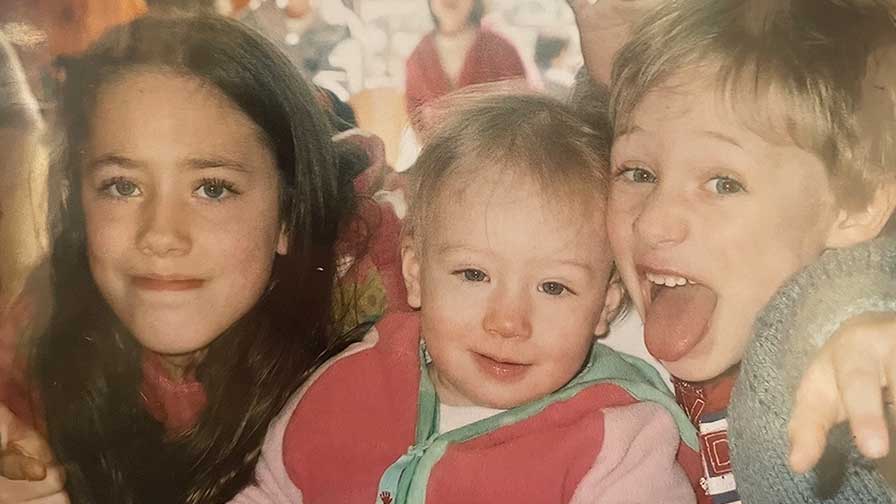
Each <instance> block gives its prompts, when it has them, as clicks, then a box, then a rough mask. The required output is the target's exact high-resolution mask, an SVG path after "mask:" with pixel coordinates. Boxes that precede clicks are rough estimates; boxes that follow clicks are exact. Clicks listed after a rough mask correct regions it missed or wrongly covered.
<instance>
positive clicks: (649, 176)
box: [619, 167, 656, 184]
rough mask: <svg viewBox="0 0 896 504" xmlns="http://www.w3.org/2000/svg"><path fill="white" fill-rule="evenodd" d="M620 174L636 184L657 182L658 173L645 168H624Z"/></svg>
mask: <svg viewBox="0 0 896 504" xmlns="http://www.w3.org/2000/svg"><path fill="white" fill-rule="evenodd" d="M619 175H621V176H623V177H625V178H627V179H628V180H630V181H632V182H634V183H636V184H653V183H655V182H656V175H654V174H653V173H650V171H648V170H645V169H644V168H637V167H635V168H623V169H622V171H621V172H619Z"/></svg>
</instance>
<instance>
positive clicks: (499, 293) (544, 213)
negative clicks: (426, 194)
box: [404, 169, 619, 409]
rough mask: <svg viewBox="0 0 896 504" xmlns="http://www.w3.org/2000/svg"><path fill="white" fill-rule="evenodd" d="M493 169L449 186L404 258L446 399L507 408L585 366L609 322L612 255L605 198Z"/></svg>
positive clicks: (438, 383)
mask: <svg viewBox="0 0 896 504" xmlns="http://www.w3.org/2000/svg"><path fill="white" fill-rule="evenodd" d="M489 171H490V172H499V173H497V174H494V173H488V174H483V175H476V176H473V177H466V178H467V180H466V181H465V182H467V183H466V184H465V185H464V186H463V187H461V186H460V184H453V185H452V183H448V184H447V186H448V187H444V190H442V191H441V192H442V194H441V195H440V197H438V198H437V200H436V201H435V202H434V203H433V208H434V211H433V214H432V218H431V219H429V221H428V224H427V228H426V229H424V230H423V233H425V239H424V240H423V243H422V245H421V247H420V248H419V249H418V250H416V251H415V250H412V249H406V250H405V251H404V266H405V268H404V270H405V279H406V283H407V285H408V301H409V303H410V304H411V306H414V307H420V315H421V321H422V336H423V338H424V340H425V342H426V347H427V349H428V351H429V353H430V355H431V356H432V364H431V365H430V368H429V373H430V377H431V378H432V380H433V384H434V385H435V388H436V392H437V393H438V395H439V399H440V400H441V401H442V402H444V403H446V404H452V405H479V406H486V407H492V408H502V409H506V408H511V407H514V406H517V405H520V404H523V403H526V402H529V401H532V400H536V399H539V398H541V397H543V396H545V395H547V394H549V393H551V392H554V391H556V390H557V389H559V388H560V387H562V386H563V385H564V384H566V383H567V382H568V381H569V380H570V379H571V378H573V377H574V376H575V375H576V373H577V372H578V371H579V370H580V369H581V367H582V364H583V363H584V361H585V359H586V357H587V356H588V353H589V350H590V348H591V345H592V342H593V341H594V334H595V331H600V332H603V330H605V325H606V324H605V323H603V322H602V318H601V312H602V309H603V308H604V301H605V297H606V294H607V284H608V282H609V279H610V274H611V268H612V263H611V258H610V249H609V246H608V244H607V238H606V230H605V222H604V218H603V215H604V212H605V210H604V208H605V204H604V203H603V202H602V201H599V199H598V198H594V199H593V200H594V201H592V202H590V203H588V204H586V205H578V204H576V205H571V204H570V203H569V202H565V201H555V200H553V199H552V198H549V197H547V196H544V194H543V192H542V191H541V190H540V188H539V187H538V186H537V185H536V184H534V183H532V182H531V181H529V180H527V179H526V178H525V177H521V176H514V175H513V174H512V170H498V169H490V170H489ZM470 179H472V180H470ZM583 199H585V198H583ZM571 207H574V208H571ZM617 290H618V289H617ZM611 297H612V298H613V299H615V300H617V301H618V297H619V292H615V291H614V293H613V295H612V296H611Z"/></svg>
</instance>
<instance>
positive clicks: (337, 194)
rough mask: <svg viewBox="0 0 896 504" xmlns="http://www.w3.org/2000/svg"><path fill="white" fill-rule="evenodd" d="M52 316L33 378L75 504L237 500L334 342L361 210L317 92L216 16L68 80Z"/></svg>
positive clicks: (80, 62)
mask: <svg viewBox="0 0 896 504" xmlns="http://www.w3.org/2000/svg"><path fill="white" fill-rule="evenodd" d="M64 72H65V83H64V85H63V89H62V94H61V103H60V107H59V110H58V115H59V119H60V121H61V122H62V130H63V131H64V132H65V138H64V140H65V141H64V148H63V152H62V155H61V157H60V160H59V163H58V164H57V166H56V168H57V169H58V172H57V173H56V176H58V177H59V179H58V180H59V181H60V183H59V184H58V186H59V192H60V194H59V200H60V201H61V207H60V208H59V210H58V212H56V213H55V219H54V222H53V229H54V230H56V232H57V236H56V238H55V241H54V245H53V251H52V260H51V263H52V271H53V284H54V312H53V315H52V318H51V320H50V322H49V328H48V330H47V331H46V333H45V334H43V336H42V337H40V338H39V340H38V342H37V345H36V348H35V351H34V355H33V360H32V364H33V365H32V368H31V370H30V374H31V377H32V379H33V380H34V383H33V386H34V389H35V392H36V396H37V398H38V399H37V400H36V402H37V405H38V409H39V411H40V417H42V418H43V419H45V429H46V430H45V432H46V434H47V437H48V440H49V444H50V446H51V448H52V450H53V452H54V453H55V456H56V459H57V460H58V461H59V463H61V464H62V466H63V467H64V469H65V472H66V477H67V481H66V487H65V490H66V492H67V493H68V495H69V497H70V498H71V500H72V501H73V502H78V503H81V502H85V503H86V502H90V503H92V502H97V503H137V502H152V503H162V502H165V503H169V502H190V503H200V502H201V503H214V502H223V501H226V500H227V499H228V498H230V497H231V496H233V495H234V494H235V493H236V491H237V490H239V489H240V488H241V487H243V486H244V485H245V484H246V483H248V482H249V481H250V480H251V478H252V470H253V467H254V465H255V461H256V459H257V457H258V453H259V448H260V445H261V441H262V439H263V437H264V434H265V431H266V428H267V425H268V423H269V421H270V420H271V419H272V418H273V417H274V415H276V413H277V412H278V411H279V410H280V409H281V407H282V406H283V404H284V401H285V400H286V398H287V397H288V396H289V395H290V394H291V393H292V392H293V391H294V390H295V389H296V388H297V387H298V385H299V384H300V383H301V382H302V381H303V380H304V379H305V377H306V375H307V373H308V371H309V370H311V369H312V368H313V367H314V366H315V364H316V363H318V362H320V361H321V360H322V359H323V358H325V356H326V355H327V354H328V346H329V345H330V342H331V341H333V340H334V339H335V338H333V337H332V336H333V334H331V333H332V332H334V331H333V329H332V327H334V323H333V320H332V318H333V317H332V310H331V306H332V298H333V292H332V291H333V285H334V278H335V273H334V271H335V267H334V264H335V259H334V255H335V254H334V244H335V242H336V238H337V234H338V230H339V227H340V224H341V223H342V222H343V221H344V218H345V216H346V215H347V214H348V213H349V212H350V211H351V209H352V202H353V195H352V192H351V184H350V183H348V182H347V181H346V180H342V178H344V177H340V175H339V173H340V171H339V170H338V169H337V155H336V153H335V150H334V148H333V146H332V142H331V140H330V136H331V130H330V127H329V125H328V122H327V120H326V118H325V116H324V114H323V112H322V111H321V110H320V109H319V107H318V105H317V102H316V100H315V97H314V94H313V93H312V91H311V90H310V89H309V86H308V85H307V84H306V83H305V82H304V81H303V80H302V79H301V78H300V77H299V76H298V74H297V73H296V72H295V71H294V70H293V67H292V66H291V64H290V63H289V61H288V60H287V59H286V58H285V56H283V55H282V54H281V53H280V52H279V51H277V50H276V49H275V48H274V47H273V46H271V45H270V43H268V42H266V41H265V40H264V39H263V38H262V37H261V36H260V35H258V34H256V33H254V32H252V31H250V30H249V29H246V28H244V27H242V26H240V25H239V24H238V23H236V22H234V21H229V20H227V19H224V18H218V17H181V18H154V17H145V18H141V19H138V20H136V21H134V22H132V23H130V24H128V25H125V26H123V27H120V28H118V29H115V30H114V31H112V32H111V33H109V34H107V35H106V36H104V37H103V39H101V40H100V41H99V42H98V43H97V44H96V45H95V46H94V47H92V48H91V49H90V50H89V51H87V52H86V53H85V54H84V55H83V56H82V57H79V58H77V59H72V60H69V61H68V62H66V64H65V65H64Z"/></svg>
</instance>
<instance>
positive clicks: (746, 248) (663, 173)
mask: <svg viewBox="0 0 896 504" xmlns="http://www.w3.org/2000/svg"><path fill="white" fill-rule="evenodd" d="M714 82H715V80H714V79H712V78H698V79H691V81H690V82H686V81H685V80H684V79H677V80H673V83H672V85H670V86H665V87H660V88H658V89H656V90H654V91H652V92H651V93H649V94H648V95H647V96H646V97H645V98H644V99H643V100H642V101H641V103H640V104H639V105H638V106H637V108H636V109H635V111H634V115H633V118H632V119H633V120H632V121H631V127H629V128H627V130H626V131H620V132H618V133H617V134H618V138H617V140H616V142H615V144H614V146H613V156H612V157H613V159H612V164H613V165H612V168H613V178H612V183H611V191H610V205H609V210H608V222H609V226H608V229H609V234H610V240H611V242H612V245H613V250H614V253H615V254H616V260H617V264H618V267H619V269H620V274H621V275H622V278H623V281H624V282H625V284H626V287H627V288H628V290H629V292H630V293H631V296H632V298H633V301H634V304H635V305H636V306H637V308H638V311H639V312H640V314H641V316H642V317H643V318H644V320H645V340H646V343H647V348H648V350H649V351H650V352H651V353H652V354H653V355H654V356H655V357H657V358H658V359H659V360H661V361H662V362H663V364H664V365H665V366H666V368H667V369H668V370H669V371H670V372H671V373H672V374H673V375H675V376H677V377H679V378H682V379H686V380H692V381H699V380H706V379H711V378H714V377H716V376H718V375H720V374H721V373H723V372H724V371H725V370H726V369H728V368H730V367H731V366H733V365H735V364H737V363H738V362H740V360H741V358H742V357H743V353H744V349H745V347H746V345H747V343H748V341H749V338H750V336H751V326H752V324H753V321H754V319H755V318H756V316H757V314H758V312H759V310H760V309H761V308H762V307H763V306H764V305H765V303H766V302H767V301H768V300H769V299H770V297H771V296H772V294H773V293H774V292H775V290H776V289H778V288H779V287H780V286H781V285H782V284H783V282H784V281H785V280H786V279H787V278H788V277H789V276H790V275H792V274H793V273H795V272H796V271H797V270H799V269H800V268H802V267H803V266H805V265H806V264H808V263H809V262H811V261H813V260H814V259H815V258H816V257H818V255H819V254H820V253H821V252H822V251H823V250H824V249H825V248H826V246H827V243H828V240H829V239H830V236H831V230H832V229H833V227H834V222H835V220H836V218H837V216H838V214H839V209H838V207H837V205H836V202H835V198H834V195H833V191H832V189H831V186H830V183H829V180H828V176H827V174H826V171H825V167H824V165H823V164H822V162H821V160H820V159H819V158H818V157H817V156H815V155H813V154H811V153H809V152H806V151H804V150H801V149H799V148H797V147H796V146H794V145H793V144H792V143H788V142H787V141H784V140H783V139H782V141H781V142H780V143H770V142H768V141H766V140H765V139H764V138H762V137H761V136H759V135H757V134H756V133H754V132H753V131H752V130H751V129H749V128H747V127H745V126H744V125H743V123H742V122H741V121H739V120H738V118H737V117H736V116H735V115H734V113H733V112H731V110H730V108H729V107H728V106H727V105H726V103H725V102H724V101H723V100H721V99H719V97H718V95H717V93H716V92H715V89H714V87H713V84H714ZM702 83H708V84H702Z"/></svg>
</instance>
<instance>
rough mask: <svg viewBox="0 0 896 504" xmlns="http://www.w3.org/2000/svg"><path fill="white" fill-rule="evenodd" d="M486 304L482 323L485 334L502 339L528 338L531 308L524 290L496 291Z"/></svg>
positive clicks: (530, 325) (530, 332) (530, 331)
mask: <svg viewBox="0 0 896 504" xmlns="http://www.w3.org/2000/svg"><path fill="white" fill-rule="evenodd" d="M512 290H513V291H515V292H511V291H512ZM488 303H489V306H488V309H487V312H486V314H485V318H484V319H483V321H482V325H483V329H485V331H486V333H488V334H492V335H495V336H500V337H502V338H528V337H529V336H530V335H531V334H532V324H531V319H530V316H531V306H530V304H529V297H528V296H527V295H526V293H525V292H524V289H519V288H518V289H496V291H495V292H494V293H493V294H492V296H491V298H490V299H489V301H488Z"/></svg>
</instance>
